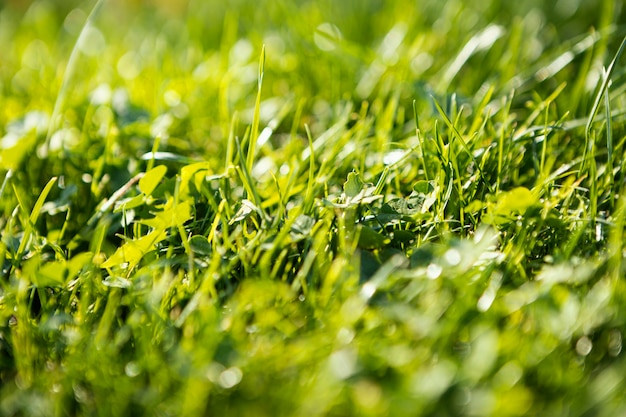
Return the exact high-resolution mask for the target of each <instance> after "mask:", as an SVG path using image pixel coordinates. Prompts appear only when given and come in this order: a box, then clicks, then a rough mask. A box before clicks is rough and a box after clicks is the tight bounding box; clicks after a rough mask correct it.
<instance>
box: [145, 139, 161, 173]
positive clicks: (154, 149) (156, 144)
mask: <svg viewBox="0 0 626 417" xmlns="http://www.w3.org/2000/svg"><path fill="white" fill-rule="evenodd" d="M160 143H161V134H158V135H156V137H155V138H154V143H153V144H152V152H151V153H150V154H151V158H150V159H148V163H147V165H146V172H148V171H150V170H151V169H152V168H153V167H154V161H155V157H156V155H157V151H158V150H159V145H160Z"/></svg>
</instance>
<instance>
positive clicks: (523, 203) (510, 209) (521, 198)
mask: <svg viewBox="0 0 626 417" xmlns="http://www.w3.org/2000/svg"><path fill="white" fill-rule="evenodd" d="M536 202H537V197H535V196H534V195H533V193H532V192H531V191H530V190H529V189H528V188H526V187H517V188H514V189H512V190H511V191H508V192H505V193H502V194H500V195H499V196H498V200H497V202H496V207H495V210H494V211H495V214H496V215H503V216H510V215H512V214H513V213H519V214H524V213H525V212H526V210H527V209H528V208H529V207H530V206H532V205H533V204H535V203H536Z"/></svg>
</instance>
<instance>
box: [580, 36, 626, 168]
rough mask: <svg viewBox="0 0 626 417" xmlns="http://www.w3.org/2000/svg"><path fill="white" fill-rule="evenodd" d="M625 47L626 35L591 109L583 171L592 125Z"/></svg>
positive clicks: (586, 132)
mask: <svg viewBox="0 0 626 417" xmlns="http://www.w3.org/2000/svg"><path fill="white" fill-rule="evenodd" d="M624 48H626V37H624V39H623V40H622V43H621V45H620V46H619V49H618V50H617V53H616V54H615V56H614V57H613V60H611V63H610V64H609V67H608V68H607V69H606V71H605V72H604V76H603V80H602V84H601V85H600V89H599V90H598V93H597V94H596V98H595V100H594V102H593V106H591V111H590V112H589V118H588V119H587V124H586V126H585V147H584V149H583V160H582V162H581V167H580V170H581V172H584V170H585V167H586V163H587V154H588V153H589V151H590V147H591V143H590V142H591V137H590V135H591V125H593V122H594V120H595V118H596V115H597V114H598V110H599V109H600V103H601V102H602V98H603V97H604V95H605V93H606V91H607V90H608V88H609V82H610V81H611V76H612V75H613V71H614V70H615V63H616V62H617V61H618V60H619V59H620V57H621V56H622V53H623V52H624Z"/></svg>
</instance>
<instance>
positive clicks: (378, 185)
mask: <svg viewBox="0 0 626 417" xmlns="http://www.w3.org/2000/svg"><path fill="white" fill-rule="evenodd" d="M388 175H389V166H386V167H385V168H384V169H383V172H382V174H380V178H379V179H378V182H377V183H376V188H375V189H374V195H380V194H382V192H383V187H384V186H385V181H386V180H387V176H388Z"/></svg>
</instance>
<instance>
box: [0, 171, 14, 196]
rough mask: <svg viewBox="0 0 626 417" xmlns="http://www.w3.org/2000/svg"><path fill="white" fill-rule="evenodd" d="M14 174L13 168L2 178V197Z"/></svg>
mask: <svg viewBox="0 0 626 417" xmlns="http://www.w3.org/2000/svg"><path fill="white" fill-rule="evenodd" d="M12 176H13V170H12V169H9V170H8V171H7V173H6V174H5V176H4V179H3V180H2V186H0V198H2V196H3V195H4V187H6V186H7V184H8V183H9V180H10V179H11V177H12Z"/></svg>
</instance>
